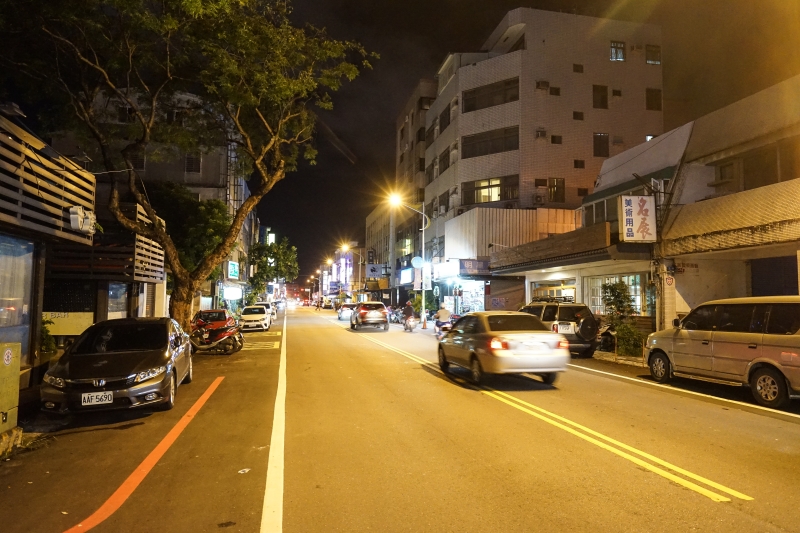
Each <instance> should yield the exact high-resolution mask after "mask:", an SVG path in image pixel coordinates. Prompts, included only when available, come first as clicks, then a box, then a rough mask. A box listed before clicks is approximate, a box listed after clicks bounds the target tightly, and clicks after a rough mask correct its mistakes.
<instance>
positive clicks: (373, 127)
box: [259, 0, 800, 274]
mask: <svg viewBox="0 0 800 533" xmlns="http://www.w3.org/2000/svg"><path fill="white" fill-rule="evenodd" d="M294 6H295V12H294V15H293V18H294V19H295V20H296V21H297V22H298V23H311V24H314V25H316V26H321V27H325V28H327V30H328V32H329V34H330V35H331V36H332V37H334V38H337V39H347V40H357V41H359V42H361V43H362V44H363V45H364V46H365V47H366V48H367V49H368V50H369V51H373V52H377V53H379V54H380V56H381V58H380V59H378V60H376V61H374V62H373V66H374V69H373V70H372V71H366V72H364V73H363V74H362V75H361V76H359V77H358V78H357V79H356V80H355V81H354V82H353V83H348V84H346V85H345V86H344V88H343V89H342V90H341V91H339V92H338V93H335V94H334V106H335V109H334V110H333V111H331V112H321V113H320V118H321V119H322V120H323V121H324V123H325V124H326V125H327V126H328V127H329V128H330V130H331V131H332V132H333V134H334V135H335V136H336V138H338V139H339V140H340V141H341V142H342V143H343V144H344V145H345V146H346V149H347V150H348V151H349V152H351V153H352V155H354V156H355V159H356V162H355V164H353V163H351V162H350V161H349V159H348V157H346V156H345V155H344V154H342V152H341V151H340V150H338V149H337V148H336V147H335V146H334V144H332V143H331V142H330V141H329V140H327V138H326V136H323V135H319V134H318V137H317V140H316V146H317V148H318V150H319V156H318V157H317V165H316V166H309V165H305V164H304V165H303V166H302V167H301V168H300V169H299V170H298V171H297V172H295V173H293V174H290V175H289V176H288V177H287V178H286V179H284V180H283V181H282V182H281V183H279V184H278V185H277V186H276V187H275V189H274V190H273V191H272V192H270V194H268V195H267V197H266V198H264V200H262V203H261V205H260V206H259V218H260V220H261V223H262V224H263V225H266V226H270V227H271V228H272V229H273V231H275V232H277V234H278V236H279V238H280V237H283V236H287V237H288V238H289V239H290V241H291V242H292V244H294V245H296V246H297V247H298V252H299V256H300V267H301V273H303V274H309V273H311V272H312V271H313V270H315V269H316V268H318V265H319V263H320V262H321V261H322V260H323V259H324V258H325V257H328V256H330V255H331V254H332V253H333V251H334V249H335V248H336V247H337V245H338V244H339V243H341V242H343V241H349V240H358V241H361V242H362V243H363V241H364V233H365V218H366V216H367V214H368V213H369V212H370V211H371V210H372V209H373V208H374V207H375V206H376V205H378V204H379V203H380V202H381V201H382V200H383V198H384V197H385V191H386V190H388V189H389V187H390V184H391V183H392V182H393V180H394V162H393V161H394V123H395V118H396V116H397V114H398V113H399V112H400V110H401V109H402V106H403V105H404V103H405V101H406V99H407V98H408V97H409V95H410V93H411V91H412V90H413V88H414V86H415V85H416V83H417V81H418V80H419V79H420V78H423V77H433V75H434V74H435V71H436V69H437V68H438V66H439V65H440V64H441V62H442V61H443V60H444V58H445V56H446V54H447V53H449V52H468V51H477V50H478V49H479V48H480V46H481V45H482V44H483V42H484V41H485V39H486V38H487V37H488V36H489V34H490V33H491V32H492V30H493V29H494V28H495V26H497V24H499V23H500V21H501V19H502V17H503V15H504V14H505V13H506V12H507V11H509V10H511V9H514V8H516V7H532V8H538V9H547V10H555V11H569V12H573V11H574V12H576V13H578V14H582V15H590V16H598V17H602V16H608V17H609V18H615V19H620V20H630V21H636V22H649V23H653V24H658V25H660V26H661V30H662V39H663V50H662V56H663V69H664V72H663V73H664V117H665V131H666V130H669V129H671V128H674V127H677V126H679V125H681V124H684V123H685V122H688V121H689V120H692V119H693V118H696V117H698V116H700V115H703V114H705V113H708V112H710V111H713V110H714V109H718V108H720V107H722V106H724V105H727V104H729V103H731V102H733V101H735V100H738V99H740V98H742V97H744V96H747V95H748V94H752V93H754V92H756V91H759V90H761V89H764V88H766V87H768V86H770V85H773V84H775V83H777V82H779V81H781V80H784V79H786V78H788V77H790V76H793V75H796V74H798V73H800V2H798V1H795V0H761V1H759V2H753V1H752V0H594V1H585V0H584V1H579V0H571V1H570V0H540V1H532V0H528V1H524V0H522V1H520V0H517V1H509V0H480V1H478V0H425V1H421V0H403V1H396V0H296V1H295V2H294ZM723 133H724V132H721V134H723Z"/></svg>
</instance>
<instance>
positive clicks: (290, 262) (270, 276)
mask: <svg viewBox="0 0 800 533" xmlns="http://www.w3.org/2000/svg"><path fill="white" fill-rule="evenodd" d="M250 264H251V265H254V266H255V269H254V270H255V272H253V275H252V276H250V278H249V279H248V280H247V281H248V283H250V289H251V291H252V292H251V293H250V294H252V295H253V297H257V296H258V295H259V294H261V293H263V292H264V290H265V289H266V288H267V283H269V282H270V281H272V280H276V279H283V280H285V281H294V280H295V279H297V276H299V275H300V266H299V265H298V264H297V248H295V247H294V246H290V245H289V239H287V238H286V237H284V238H283V239H282V240H281V242H274V243H271V244H264V243H257V244H254V245H253V246H251V247H250ZM253 301H255V300H253ZM248 303H252V302H248Z"/></svg>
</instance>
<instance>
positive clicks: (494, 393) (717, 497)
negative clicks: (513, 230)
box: [337, 324, 753, 502]
mask: <svg viewBox="0 0 800 533" xmlns="http://www.w3.org/2000/svg"><path fill="white" fill-rule="evenodd" d="M337 325H339V324H337ZM342 327H343V328H344V326H342ZM361 338H363V339H367V340H369V341H371V342H374V343H375V344H378V345H379V346H382V347H384V348H386V349H387V350H391V351H393V352H395V353H398V354H400V355H402V356H403V357H405V358H407V359H410V360H412V361H414V362H416V363H419V364H421V365H424V366H428V367H430V368H433V369H435V370H436V371H437V372H441V370H440V369H439V366H438V365H437V364H434V363H432V362H430V361H428V360H426V359H424V358H422V357H419V356H417V355H414V354H412V353H410V352H406V351H405V350H401V349H399V348H395V347H394V346H392V345H390V344H387V343H385V342H383V341H379V340H377V339H373V338H371V337H366V336H362V337H361ZM473 388H474V387H473ZM476 390H479V391H480V392H481V393H482V394H484V395H485V396H489V397H490V398H493V399H495V400H497V401H499V402H503V403H504V404H506V405H510V406H511V407H513V408H515V409H517V410H519V411H522V412H523V413H526V414H528V415H531V416H533V417H535V418H537V419H539V420H541V421H543V422H546V423H548V424H550V425H552V426H555V427H557V428H559V429H562V430H564V431H566V432H567V433H569V434H571V435H574V436H576V437H578V438H580V439H583V440H585V441H586V442H590V443H592V444H594V445H595V446H598V447H599V448H602V449H604V450H606V451H609V452H611V453H613V454H615V455H617V456H619V457H622V458H623V459H627V460H628V461H630V462H632V463H634V464H636V465H638V466H641V467H642V468H644V469H646V470H649V471H650V472H653V473H655V474H658V475H659V476H661V477H663V478H666V479H668V480H670V481H672V482H674V483H677V484H678V485H681V486H683V487H685V488H687V489H690V490H692V491H694V492H697V493H698V494H702V495H703V496H705V497H707V498H709V499H711V500H712V501H715V502H729V501H731V500H730V498H727V497H725V496H722V495H721V494H717V493H716V492H713V491H710V490H708V489H707V488H705V487H702V486H700V485H698V484H696V483H693V482H691V481H689V480H686V479H683V478H681V477H678V476H676V475H675V474H673V473H672V472H668V471H667V470H664V469H662V468H659V467H658V466H655V465H652V464H650V463H648V462H647V461H644V460H642V459H640V458H639V457H636V456H634V455H631V454H630V453H627V452H626V451H623V450H627V451H629V452H631V453H634V454H636V455H639V456H641V457H644V458H646V459H648V460H650V461H652V462H654V463H656V464H658V465H661V466H663V467H665V468H668V469H669V470H672V471H674V472H678V473H679V474H682V475H684V476H686V477H688V478H691V479H694V480H695V481H698V482H700V483H703V484H705V485H708V486H710V487H714V488H715V489H717V490H719V491H721V492H724V493H726V494H729V495H731V496H734V497H736V498H739V499H742V500H748V501H749V500H752V499H753V498H752V497H750V496H747V495H746V494H742V493H741V492H738V491H736V490H733V489H731V488H728V487H726V486H724V485H721V484H719V483H716V482H714V481H711V480H710V479H706V478H704V477H702V476H699V475H697V474H694V473H692V472H689V471H688V470H686V469H683V468H680V467H679V466H676V465H673V464H672V463H669V462H667V461H664V460H663V459H659V458H658V457H655V456H654V455H651V454H649V453H647V452H643V451H641V450H638V449H636V448H634V447H633V446H629V445H627V444H625V443H622V442H620V441H618V440H616V439H613V438H611V437H607V436H605V435H603V434H602V433H599V432H597V431H594V430H593V429H590V428H588V427H586V426H583V425H581V424H578V423H577V422H573V421H571V420H569V419H567V418H564V417H562V416H559V415H557V414H555V413H551V412H550V411H547V410H545V409H542V408H541V407H537V406H535V405H533V404H530V403H528V402H526V401H524V400H520V399H519V398H517V397H515V396H512V395H510V394H507V393H505V392H502V391H498V390H495V389H490V388H488V387H478V388H477V389H476ZM537 411H538V412H537ZM545 415H546V416H545ZM569 426H572V427H569ZM573 428H578V429H580V430H581V431H583V432H585V433H588V435H587V434H585V433H581V431H578V430H577V429H573ZM590 435H592V436H590ZM595 437H597V438H595ZM603 440H604V441H606V442H609V443H611V444H614V445H615V446H618V447H620V448H622V450H620V449H618V448H615V447H614V446H610V445H609V444H606V442H602V441H603Z"/></svg>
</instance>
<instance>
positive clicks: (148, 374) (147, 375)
mask: <svg viewBox="0 0 800 533" xmlns="http://www.w3.org/2000/svg"><path fill="white" fill-rule="evenodd" d="M166 371H167V367H165V366H160V367H158V368H151V369H150V370H144V371H142V372H139V373H138V374H136V379H134V380H133V381H134V383H141V382H142V381H147V380H148V379H151V378H154V377H156V376H159V375H161V374H163V373H164V372H166Z"/></svg>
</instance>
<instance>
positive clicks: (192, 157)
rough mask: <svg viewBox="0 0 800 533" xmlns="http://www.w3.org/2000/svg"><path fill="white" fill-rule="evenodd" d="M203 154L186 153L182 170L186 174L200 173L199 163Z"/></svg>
mask: <svg viewBox="0 0 800 533" xmlns="http://www.w3.org/2000/svg"><path fill="white" fill-rule="evenodd" d="M202 161H203V156H201V155H200V154H187V155H186V159H185V161H184V172H186V173H188V174H200V165H201V163H202Z"/></svg>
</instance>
